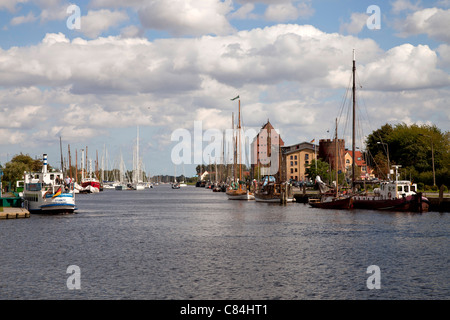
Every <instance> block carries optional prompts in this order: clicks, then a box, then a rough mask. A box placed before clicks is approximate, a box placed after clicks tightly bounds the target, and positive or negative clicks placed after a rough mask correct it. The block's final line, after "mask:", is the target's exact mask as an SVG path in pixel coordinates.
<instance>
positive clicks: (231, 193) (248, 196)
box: [226, 96, 255, 200]
mask: <svg viewBox="0 0 450 320" xmlns="http://www.w3.org/2000/svg"><path fill="white" fill-rule="evenodd" d="M238 98H239V96H237V97H236V98H233V99H231V100H235V99H238ZM238 115H239V116H238V119H239V121H238V127H237V129H238V138H239V139H238V141H237V144H238V147H237V148H236V151H237V154H238V155H239V179H238V181H237V182H236V181H234V182H233V183H232V184H231V186H230V187H229V188H228V189H227V191H226V194H227V196H228V199H229V200H255V195H254V194H253V193H251V192H250V191H249V190H247V187H246V185H245V183H243V181H242V180H241V179H242V166H241V99H239V113H238ZM236 160H237V157H236V158H235V162H236Z"/></svg>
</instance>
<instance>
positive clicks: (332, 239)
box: [0, 185, 450, 300]
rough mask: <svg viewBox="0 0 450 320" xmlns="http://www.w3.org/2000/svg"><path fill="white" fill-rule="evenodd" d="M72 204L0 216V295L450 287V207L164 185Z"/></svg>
mask: <svg viewBox="0 0 450 320" xmlns="http://www.w3.org/2000/svg"><path fill="white" fill-rule="evenodd" d="M76 203H77V206H78V213H77V214H70V215H56V216H51V215H36V214H34V215H32V216H31V217H30V218H28V219H15V220H3V221H0V248H1V253H0V266H1V272H0V273H1V277H0V299H8V300H16V299H27V300H29V299H102V300H103V299H108V300H109V299H132V300H135V299H145V300H178V299H182V300H185V299H192V300H194V299H195V300H197V299H198V300H216V299H225V300H228V299H233V300H235V299H243V300H248V299H251V300H274V299H281V300H305V299H308V300H309V299H313V300H325V299H339V300H340V299H346V300H349V299H352V300H353V299H357V300H359V299H439V300H440V299H449V298H450V272H449V258H450V249H449V243H450V216H449V214H448V213H438V212H429V213H423V214H410V213H392V212H390V213H388V212H377V211H368V210H366V211H357V210H353V211H334V210H324V209H314V208H310V207H309V206H308V205H306V204H299V203H290V204H287V205H285V206H282V205H279V204H267V203H258V202H255V201H230V200H227V198H226V195H225V194H224V193H214V192H211V191H210V190H208V189H204V188H195V187H191V186H189V187H182V188H181V189H171V188H170V186H168V185H161V186H156V187H154V188H152V189H146V190H143V191H116V190H105V191H103V192H100V193H98V194H81V195H77V198H76ZM373 265H375V266H378V267H379V272H375V273H368V272H367V268H368V267H369V266H373ZM69 266H78V268H79V271H77V272H75V273H72V272H73V271H72V270H70V271H69V273H68V267H69ZM74 276H77V277H76V279H75V280H73V279H74V278H73V277H74ZM373 277H377V279H379V281H380V282H379V283H380V288H379V289H369V286H368V283H367V282H368V279H369V278H371V279H372V280H373ZM69 278H70V279H71V280H70V283H71V284H79V285H80V286H79V289H77V288H78V287H77V288H75V289H73V290H69V284H68V282H69V281H68V279H69ZM372 280H371V281H370V282H371V283H374V282H373V281H372Z"/></svg>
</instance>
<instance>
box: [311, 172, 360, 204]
mask: <svg viewBox="0 0 450 320" xmlns="http://www.w3.org/2000/svg"><path fill="white" fill-rule="evenodd" d="M337 181H338V180H337V178H336V182H337ZM316 184H317V185H318V186H319V190H320V196H319V198H310V199H308V204H309V205H310V206H311V207H313V208H321V209H352V208H353V197H352V196H351V195H350V194H348V193H347V192H345V194H344V193H343V192H341V193H339V188H338V186H337V183H336V187H335V188H332V187H329V186H327V185H326V184H325V183H324V182H323V181H322V180H321V179H320V176H317V177H316Z"/></svg>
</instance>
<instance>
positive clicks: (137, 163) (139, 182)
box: [131, 126, 145, 190]
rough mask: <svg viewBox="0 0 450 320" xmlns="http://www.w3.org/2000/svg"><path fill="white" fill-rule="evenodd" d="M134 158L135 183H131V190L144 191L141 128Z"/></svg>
mask: <svg viewBox="0 0 450 320" xmlns="http://www.w3.org/2000/svg"><path fill="white" fill-rule="evenodd" d="M133 156H134V159H133V182H132V183H131V189H132V190H144V189H145V183H144V182H143V179H142V163H141V159H140V158H139V126H138V127H137V138H136V150H135V154H134V155H133Z"/></svg>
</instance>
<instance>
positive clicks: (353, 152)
mask: <svg viewBox="0 0 450 320" xmlns="http://www.w3.org/2000/svg"><path fill="white" fill-rule="evenodd" d="M355 60H356V59H355V49H353V68H352V72H353V87H352V93H353V121H352V190H353V191H355V149H356V148H355V113H356V112H355V109H356V85H355V71H356V62H355Z"/></svg>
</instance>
